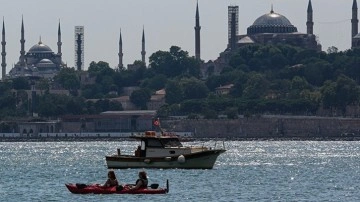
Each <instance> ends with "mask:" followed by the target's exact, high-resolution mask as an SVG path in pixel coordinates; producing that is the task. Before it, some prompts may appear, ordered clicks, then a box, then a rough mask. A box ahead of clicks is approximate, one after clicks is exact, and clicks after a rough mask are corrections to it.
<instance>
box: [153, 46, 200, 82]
mask: <svg viewBox="0 0 360 202" xmlns="http://www.w3.org/2000/svg"><path fill="white" fill-rule="evenodd" d="M149 62H150V66H151V68H152V69H154V71H155V72H156V73H158V74H164V75H165V76H167V77H175V76H179V75H181V74H188V75H191V76H194V77H199V73H200V70H199V66H200V63H199V62H198V61H197V60H196V59H195V58H191V57H189V54H188V52H186V51H183V50H181V48H180V47H177V46H171V47H170V50H169V51H168V52H167V51H157V52H155V53H153V54H152V55H151V56H150V58H149Z"/></svg>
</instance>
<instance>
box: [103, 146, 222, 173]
mask: <svg viewBox="0 0 360 202" xmlns="http://www.w3.org/2000/svg"><path fill="white" fill-rule="evenodd" d="M224 152H225V150H223V149H213V150H206V151H201V152H196V153H191V154H183V155H180V156H171V157H169V156H168V157H167V156H164V157H135V156H130V155H113V156H106V164H107V167H108V168H111V169H126V168H164V169H171V168H182V169H212V168H213V167H214V164H215V162H216V159H217V157H218V156H219V155H220V154H221V153H224Z"/></svg>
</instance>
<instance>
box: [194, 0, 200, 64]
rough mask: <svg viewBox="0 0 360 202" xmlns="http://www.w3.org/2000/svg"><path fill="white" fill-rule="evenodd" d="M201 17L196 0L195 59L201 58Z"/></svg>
mask: <svg viewBox="0 0 360 202" xmlns="http://www.w3.org/2000/svg"><path fill="white" fill-rule="evenodd" d="M200 29H201V27H200V17H199V4H198V2H196V15H195V59H197V60H200V59H201V58H200Z"/></svg>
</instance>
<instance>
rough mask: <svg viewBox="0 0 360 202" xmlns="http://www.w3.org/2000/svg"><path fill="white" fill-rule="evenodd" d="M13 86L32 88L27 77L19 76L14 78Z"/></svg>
mask: <svg viewBox="0 0 360 202" xmlns="http://www.w3.org/2000/svg"><path fill="white" fill-rule="evenodd" d="M12 87H13V88H14V89H15V90H30V83H29V80H28V79H27V78H26V77H17V78H14V79H13V80H12Z"/></svg>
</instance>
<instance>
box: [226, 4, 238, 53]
mask: <svg viewBox="0 0 360 202" xmlns="http://www.w3.org/2000/svg"><path fill="white" fill-rule="evenodd" d="M238 20H239V6H229V7H228V39H229V47H230V49H231V50H234V49H235V48H236V36H237V35H238V33H239V24H238V23H239V21H238Z"/></svg>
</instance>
